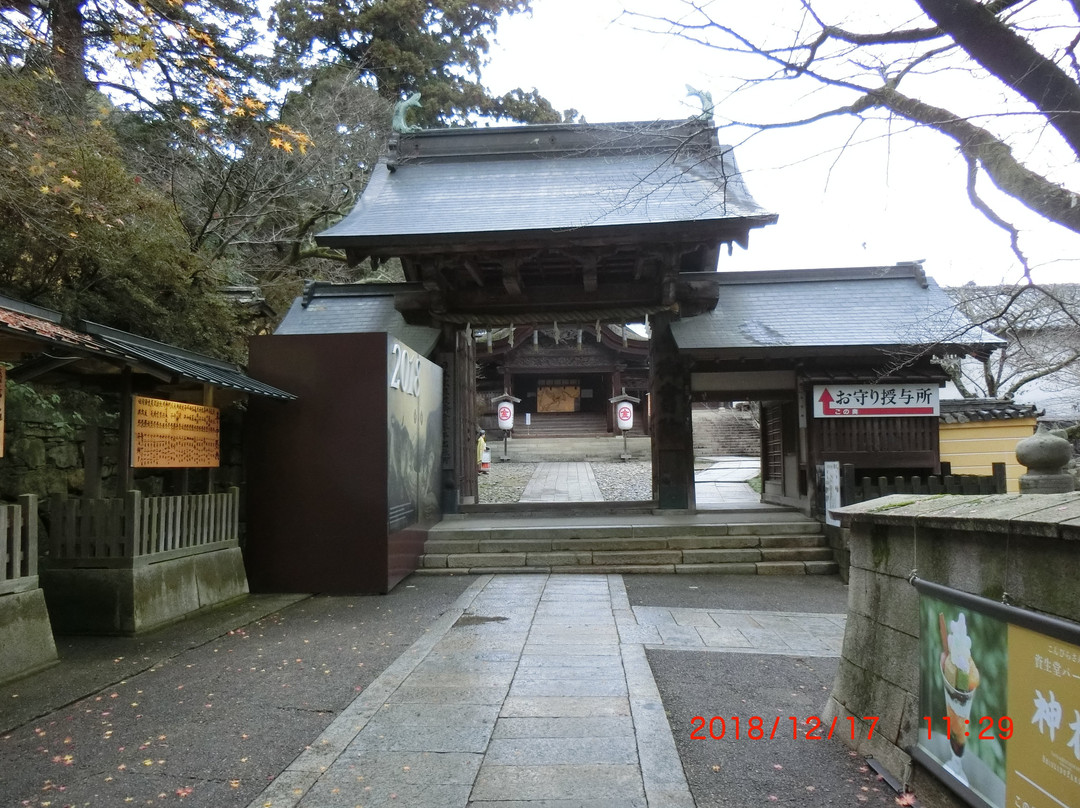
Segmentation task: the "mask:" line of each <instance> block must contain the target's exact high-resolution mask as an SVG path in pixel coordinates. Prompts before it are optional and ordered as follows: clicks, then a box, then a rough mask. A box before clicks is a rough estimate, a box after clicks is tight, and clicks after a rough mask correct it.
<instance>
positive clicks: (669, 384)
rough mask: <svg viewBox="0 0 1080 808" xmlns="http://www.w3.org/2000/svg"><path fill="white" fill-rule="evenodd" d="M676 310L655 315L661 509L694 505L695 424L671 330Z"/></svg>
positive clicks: (656, 477) (653, 374)
mask: <svg viewBox="0 0 1080 808" xmlns="http://www.w3.org/2000/svg"><path fill="white" fill-rule="evenodd" d="M671 321H672V315H671V314H670V313H667V312H665V313H662V314H658V315H656V316H655V317H654V318H653V319H652V340H651V341H650V343H649V354H650V356H649V391H650V393H651V395H652V412H651V414H650V415H651V423H650V426H651V427H652V461H653V463H652V468H653V496H654V497H656V500H657V505H658V506H659V507H660V508H661V509H668V510H685V509H693V508H694V507H695V498H694V427H693V421H692V418H691V410H690V373H689V370H688V368H687V366H686V364H685V362H684V360H683V359H682V358H680V356H679V349H678V347H677V346H676V345H675V338H674V337H673V336H672V335H671Z"/></svg>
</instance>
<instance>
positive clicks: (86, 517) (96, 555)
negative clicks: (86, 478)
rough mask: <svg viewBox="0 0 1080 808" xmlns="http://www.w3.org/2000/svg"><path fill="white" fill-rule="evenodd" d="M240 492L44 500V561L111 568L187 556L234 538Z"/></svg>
mask: <svg viewBox="0 0 1080 808" xmlns="http://www.w3.org/2000/svg"><path fill="white" fill-rule="evenodd" d="M239 514H240V491H239V489H237V488H230V489H229V490H228V492H226V493H224V494H184V495H181V496H170V497H144V496H143V495H142V493H140V492H139V491H128V492H127V494H126V495H125V496H124V497H123V498H116V499H68V498H67V497H65V496H63V495H57V496H54V497H52V498H50V500H49V561H50V563H54V562H61V563H65V562H66V563H68V564H73V565H84V566H85V565H105V566H112V565H115V564H117V563H118V562H119V563H123V562H130V561H131V560H133V559H137V558H138V559H144V560H147V561H157V560H164V559H165V558H168V557H178V556H183V555H190V554H191V553H197V552H205V551H206V550H212V549H216V547H215V545H225V544H235V543H236V542H237V541H238V540H239V521H240V520H239Z"/></svg>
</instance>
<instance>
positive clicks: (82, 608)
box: [41, 546, 248, 636]
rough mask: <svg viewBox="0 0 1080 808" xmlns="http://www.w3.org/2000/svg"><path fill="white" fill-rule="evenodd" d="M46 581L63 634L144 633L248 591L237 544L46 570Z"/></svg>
mask: <svg viewBox="0 0 1080 808" xmlns="http://www.w3.org/2000/svg"><path fill="white" fill-rule="evenodd" d="M41 584H42V589H44V590H45V599H46V602H47V604H48V607H49V617H50V618H51V620H52V624H53V626H54V627H55V629H56V631H57V632H58V633H61V634H106V635H108V634H118V635H128V636H130V635H136V634H141V633H144V632H147V631H151V630H153V629H156V628H160V627H162V626H165V625H167V624H169V623H173V622H176V621H177V620H181V619H183V618H185V617H189V616H191V615H192V614H194V613H195V612H197V611H199V610H201V609H209V608H212V607H214V606H220V605H223V604H225V603H228V602H229V601H232V600H236V599H238V598H241V597H244V596H245V595H246V594H247V593H248V582H247V575H246V574H245V572H244V559H243V557H242V555H241V553H240V548H239V547H235V546H233V547H226V548H223V549H219V550H211V551H210V552H192V553H191V554H189V555H185V556H182V557H180V558H170V559H167V560H159V561H155V560H153V557H152V556H150V557H148V558H147V559H136V560H135V561H132V560H130V559H128V560H127V564H126V565H124V566H121V565H116V566H112V567H109V566H104V565H103V566H101V567H99V568H96V569H92V568H87V567H79V568H75V569H44V570H42V571H41Z"/></svg>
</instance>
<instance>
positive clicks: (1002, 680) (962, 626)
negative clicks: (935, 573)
mask: <svg viewBox="0 0 1080 808" xmlns="http://www.w3.org/2000/svg"><path fill="white" fill-rule="evenodd" d="M915 586H916V587H917V588H918V589H919V590H920V598H919V602H920V621H921V628H920V657H921V663H920V679H921V685H920V698H919V703H920V708H921V710H920V716H921V722H922V723H921V725H920V729H919V733H918V736H917V737H918V740H917V744H916V746H915V747H914V748H913V749H912V750H911V751H912V755H913V756H914V757H915V758H916V759H917V760H918V761H919V762H920V763H922V764H923V765H925V766H927V767H928V768H929V769H930V770H931V771H933V772H934V773H935V774H937V775H938V776H939V777H940V778H941V779H942V781H943V782H944V783H945V784H946V785H948V786H949V787H950V788H951V789H952V790H953V791H955V792H956V793H957V794H958V795H959V796H961V797H963V798H964V799H965V801H966V802H968V803H969V804H970V805H974V806H979V808H1044V807H1045V808H1080V644H1078V643H1080V627H1078V626H1076V625H1074V624H1071V623H1066V622H1065V621H1062V620H1057V619H1054V618H1050V617H1047V616H1045V615H1040V614H1036V613H1033V612H1028V611H1025V610H1022V609H1017V608H1013V607H1011V606H1006V605H1004V604H1001V603H996V602H994V601H990V600H986V599H984V598H979V597H976V596H974V595H970V594H967V593H964V592H958V591H956V590H950V589H947V588H946V587H942V586H939V585H937V584H931V583H928V582H926V581H921V580H918V579H916V580H915Z"/></svg>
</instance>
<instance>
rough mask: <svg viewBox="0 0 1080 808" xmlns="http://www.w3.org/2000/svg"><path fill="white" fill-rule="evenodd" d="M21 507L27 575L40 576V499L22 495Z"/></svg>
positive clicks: (20, 498)
mask: <svg viewBox="0 0 1080 808" xmlns="http://www.w3.org/2000/svg"><path fill="white" fill-rule="evenodd" d="M19 507H20V508H21V509H22V523H23V536H24V538H25V541H24V543H23V553H24V555H25V556H26V574H27V575H29V576H31V577H33V576H34V575H37V574H38V498H37V494H21V495H20V496H19Z"/></svg>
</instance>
